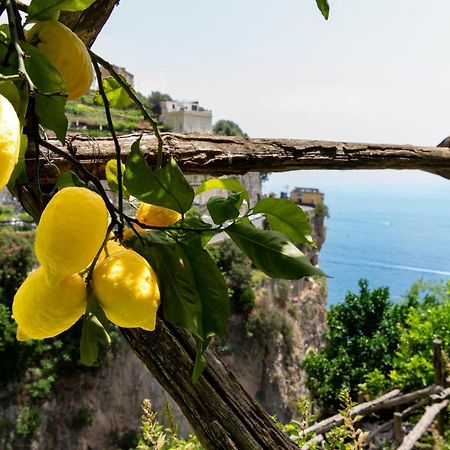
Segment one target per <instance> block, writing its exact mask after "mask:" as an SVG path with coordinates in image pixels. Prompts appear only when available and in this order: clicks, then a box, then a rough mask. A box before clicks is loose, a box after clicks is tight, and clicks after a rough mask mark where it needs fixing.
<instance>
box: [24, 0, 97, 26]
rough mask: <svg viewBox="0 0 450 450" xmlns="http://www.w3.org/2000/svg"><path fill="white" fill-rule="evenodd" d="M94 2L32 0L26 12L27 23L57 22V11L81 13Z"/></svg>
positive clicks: (84, 0)
mask: <svg viewBox="0 0 450 450" xmlns="http://www.w3.org/2000/svg"><path fill="white" fill-rule="evenodd" d="M94 1H95V0H32V2H31V3H30V5H29V6H28V10H27V14H28V15H27V22H28V23H30V22H35V21H43V20H58V17H59V11H83V10H85V9H86V8H88V7H89V6H91V5H92V3H94Z"/></svg>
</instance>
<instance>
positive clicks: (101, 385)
mask: <svg viewBox="0 0 450 450" xmlns="http://www.w3.org/2000/svg"><path fill="white" fill-rule="evenodd" d="M311 220H312V224H313V228H314V239H315V241H316V242H317V244H318V246H319V248H320V246H321V245H322V243H323V241H324V239H325V229H324V224H323V218H322V217H315V216H314V215H313V216H312V218H311ZM305 251H306V250H305ZM308 252H309V256H310V257H311V258H313V259H315V260H316V261H317V257H318V250H308ZM260 283H261V284H260V288H259V289H258V293H257V301H256V307H255V309H254V310H253V311H252V312H251V313H250V314H249V315H248V314H247V315H243V314H240V315H238V314H235V315H233V316H232V317H231V319H230V322H229V327H228V333H227V336H226V338H225V339H223V340H221V341H220V342H217V343H216V346H217V349H218V350H219V351H220V353H221V354H222V356H223V358H224V360H225V361H226V363H227V364H228V365H229V367H230V368H231V370H232V371H233V372H234V373H235V375H236V376H237V378H238V379H239V380H240V381H241V382H242V384H243V385H244V386H245V387H246V389H247V390H248V391H249V392H250V393H251V394H252V395H253V396H254V397H255V398H256V399H257V400H259V401H260V402H261V404H262V405H263V406H265V407H266V408H267V410H268V411H269V412H270V413H271V414H275V415H276V416H277V417H278V419H280V420H282V421H286V420H289V419H290V418H291V417H292V415H293V414H294V411H295V403H296V401H297V400H298V398H299V396H300V395H302V394H305V393H306V390H305V387H304V381H305V375H304V372H303V371H302V370H301V369H300V367H299V365H300V363H301V361H302V359H303V357H304V356H305V354H306V353H307V352H308V350H309V349H312V348H317V347H318V346H319V345H321V343H322V341H323V337H324V332H325V323H326V289H325V287H324V285H323V284H322V282H321V281H319V280H316V279H312V278H306V279H303V280H299V281H293V282H285V281H281V280H270V279H263V280H261V281H260ZM117 347H118V348H117V351H116V352H115V353H114V356H113V355H110V356H109V358H108V360H107V361H106V362H105V363H104V364H103V365H102V366H101V367H100V368H99V369H96V370H90V371H86V372H83V373H77V374H74V375H73V376H70V377H65V378H64V379H60V380H58V382H57V383H56V386H55V388H54V392H53V394H52V395H51V398H50V399H48V400H46V401H44V402H43V403H42V404H41V405H40V407H39V411H38V416H39V421H38V422H36V423H35V425H36V429H35V431H34V433H33V434H32V435H22V436H21V435H18V434H17V433H13V431H12V430H13V428H14V423H16V425H17V418H18V415H19V411H20V410H22V411H23V408H24V406H25V405H24V401H25V400H24V397H23V390H21V389H18V388H17V385H15V386H14V388H12V387H10V388H9V389H4V390H3V391H2V390H0V448H5V449H9V448H11V449H22V448H23V449H29V448H31V449H36V450H37V449H55V450H58V449H64V450H88V449H92V450H110V449H111V450H117V449H119V448H123V449H128V448H131V447H132V445H135V436H136V434H137V432H138V431H139V426H140V417H141V403H142V400H143V399H144V398H150V399H151V401H152V404H153V407H154V409H155V410H156V411H163V410H164V405H166V404H169V405H171V406H170V409H171V411H172V413H173V414H174V415H175V416H177V417H178V419H179V420H180V424H181V432H182V433H186V432H187V430H188V424H187V423H186V421H185V420H184V419H183V418H182V416H181V413H180V412H179V410H178V408H177V407H176V405H174V404H173V403H171V401H170V399H169V398H168V396H167V394H165V392H164V391H163V390H162V388H161V387H160V386H159V384H158V383H157V382H156V381H155V380H154V379H153V378H152V376H151V375H150V374H149V373H148V371H147V370H146V368H145V367H144V366H143V364H142V363H141V362H140V360H139V359H138V358H137V357H136V356H135V355H134V354H133V353H132V352H131V351H130V350H129V349H128V348H127V346H126V344H125V343H122V344H120V343H119V344H118V345H117ZM14 435H15V437H14V439H13V436H14ZM12 439H13V440H12ZM11 440H12V441H11Z"/></svg>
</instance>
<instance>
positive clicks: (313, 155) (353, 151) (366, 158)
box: [31, 133, 450, 183]
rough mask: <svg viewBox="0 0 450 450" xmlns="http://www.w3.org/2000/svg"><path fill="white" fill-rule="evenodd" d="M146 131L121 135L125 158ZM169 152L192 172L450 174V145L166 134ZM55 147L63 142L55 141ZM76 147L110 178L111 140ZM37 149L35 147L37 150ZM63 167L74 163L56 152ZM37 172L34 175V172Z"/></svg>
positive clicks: (150, 145) (149, 148)
mask: <svg viewBox="0 0 450 450" xmlns="http://www.w3.org/2000/svg"><path fill="white" fill-rule="evenodd" d="M139 136H140V135H138V134H134V135H127V136H121V137H119V141H120V146H121V148H122V158H123V160H124V159H125V157H126V155H127V154H128V152H129V150H130V147H131V144H132V143H133V142H134V141H135V140H136V139H137V138H138V137H139ZM162 138H163V141H164V152H165V154H166V155H167V154H168V153H170V154H172V155H173V156H174V157H175V159H176V160H177V161H178V163H179V165H180V166H181V168H182V169H183V171H185V172H186V173H201V174H210V175H214V174H216V175H217V174H239V173H241V174H242V173H246V172H249V171H257V172H283V171H287V170H299V169H338V170H347V169H420V170H424V171H427V172H431V173H434V174H437V175H440V176H443V177H445V178H450V149H449V148H445V147H444V148H441V147H439V148H437V147H416V146H412V145H404V146H402V145H382V144H359V143H349V142H330V141H305V140H294V139H250V140H245V139H241V138H237V137H225V136H200V135H180V134H172V133H164V134H163V135H162ZM51 143H52V144H53V145H55V146H59V147H60V148H61V149H62V146H61V144H60V143H58V141H56V140H52V141H51ZM157 147H158V143H157V140H156V138H155V137H154V136H153V135H152V134H150V133H145V134H144V136H143V137H142V140H141V148H142V150H143V151H144V152H145V153H146V154H147V161H148V163H149V164H150V165H154V164H155V163H156V157H155V150H156V149H157ZM71 148H72V150H73V151H74V152H75V154H76V157H77V159H78V160H79V161H80V163H81V164H83V165H85V166H86V167H87V168H89V170H91V171H92V172H93V173H94V174H95V175H96V176H97V177H99V178H104V174H105V164H106V162H107V161H108V160H109V159H111V158H114V157H115V146H114V143H113V141H112V140H111V139H109V138H98V139H92V138H89V137H81V136H76V137H73V138H72V140H71ZM31 151H32V150H31ZM54 163H55V164H56V165H57V166H58V167H59V168H60V170H69V169H70V168H71V164H70V163H68V162H67V161H65V160H63V159H62V158H58V157H57V155H55V159H54ZM31 176H32V175H31ZM41 176H42V178H41V181H42V182H50V183H51V182H52V181H53V178H54V174H52V173H51V171H47V172H45V170H43V171H42V174H41Z"/></svg>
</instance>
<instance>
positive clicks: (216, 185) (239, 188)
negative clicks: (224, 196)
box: [195, 178, 250, 207]
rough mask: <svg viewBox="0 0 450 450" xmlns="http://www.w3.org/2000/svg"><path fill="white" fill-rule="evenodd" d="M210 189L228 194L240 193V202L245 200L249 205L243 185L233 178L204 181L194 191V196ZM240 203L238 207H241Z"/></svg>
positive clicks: (247, 195)
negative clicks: (227, 192)
mask: <svg viewBox="0 0 450 450" xmlns="http://www.w3.org/2000/svg"><path fill="white" fill-rule="evenodd" d="M212 189H224V190H227V191H230V192H236V193H240V195H241V198H242V201H243V200H246V201H247V204H250V197H249V194H248V192H247V190H246V189H245V187H244V185H243V184H242V183H241V182H240V181H239V180H236V179H235V178H211V179H209V180H206V181H204V182H203V183H202V184H201V185H200V186H198V187H197V189H196V190H195V195H199V194H202V193H203V192H207V191H210V190H212ZM242 201H241V203H240V204H239V205H238V207H240V206H241V204H242Z"/></svg>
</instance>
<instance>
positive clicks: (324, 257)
mask: <svg viewBox="0 0 450 450" xmlns="http://www.w3.org/2000/svg"><path fill="white" fill-rule="evenodd" d="M314 172H315V173H314V174H313V173H311V172H309V173H308V172H305V171H303V172H290V173H289V174H272V175H271V176H270V178H269V182H268V183H267V185H268V186H265V191H269V190H272V191H274V192H276V191H277V189H280V190H283V189H284V190H285V191H289V189H292V188H293V187H294V186H305V187H317V188H319V189H320V190H321V191H322V192H323V193H324V194H325V203H326V204H327V206H328V208H329V213H330V217H329V218H328V219H326V227H327V238H326V241H325V244H324V245H323V247H322V250H321V252H320V257H319V261H320V266H321V268H322V269H323V270H324V271H325V272H326V273H327V274H328V275H329V276H330V277H332V278H329V279H328V304H329V305H332V304H335V303H338V302H342V301H343V300H344V298H345V294H346V292H347V291H352V292H357V291H358V280H359V279H360V278H366V279H367V280H368V281H369V287H371V288H375V287H379V286H387V287H389V289H390V293H391V298H393V299H396V300H397V299H401V297H402V296H403V295H404V294H405V293H406V292H407V291H408V289H409V288H410V287H411V285H412V284H413V283H414V282H415V281H417V280H419V279H422V280H428V281H442V280H448V279H450V180H444V179H442V178H439V177H437V176H433V175H429V174H424V173H420V172H403V173H402V172H395V171H383V173H381V172H380V171H376V173H374V172H370V171H361V172H359V173H353V171H352V172H334V171H332V173H324V172H319V171H314ZM289 177H291V178H289ZM287 183H289V185H288V184H287Z"/></svg>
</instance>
